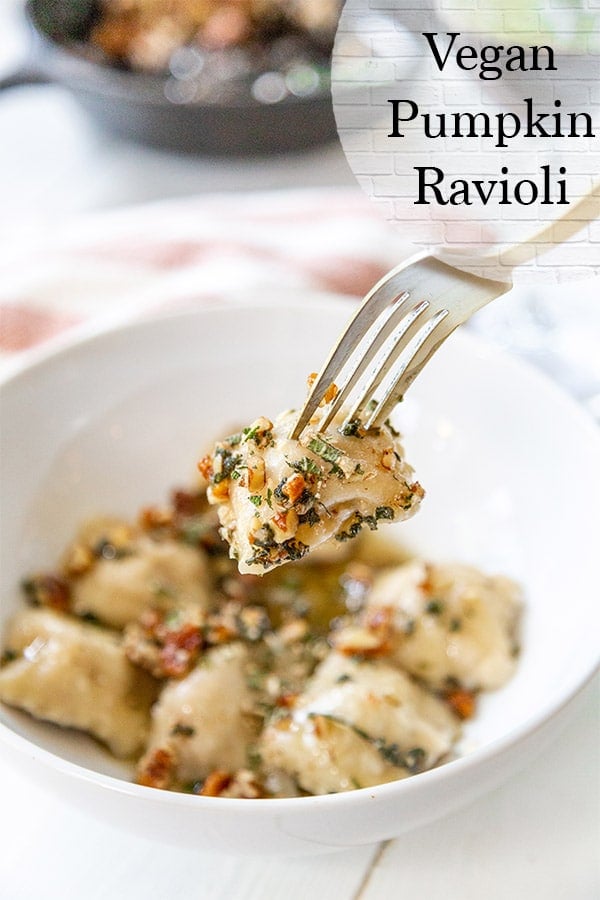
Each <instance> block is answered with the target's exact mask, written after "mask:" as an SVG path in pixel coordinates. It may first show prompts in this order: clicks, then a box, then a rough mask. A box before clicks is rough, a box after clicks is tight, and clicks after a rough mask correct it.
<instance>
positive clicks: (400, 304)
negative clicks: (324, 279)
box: [319, 293, 429, 431]
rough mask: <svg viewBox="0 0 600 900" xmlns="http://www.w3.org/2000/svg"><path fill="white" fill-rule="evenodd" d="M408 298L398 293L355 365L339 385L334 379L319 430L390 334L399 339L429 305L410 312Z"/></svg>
mask: <svg viewBox="0 0 600 900" xmlns="http://www.w3.org/2000/svg"><path fill="white" fill-rule="evenodd" d="M408 299H409V295H408V294H407V293H404V294H401V295H400V297H399V299H398V301H397V303H396V304H395V306H394V307H393V308H392V312H391V313H390V315H389V316H388V317H387V319H386V320H385V321H384V322H383V323H382V324H381V325H380V327H379V330H378V331H377V332H376V333H375V335H373V337H372V338H371V340H370V342H369V343H368V344H367V346H366V349H365V350H364V352H363V353H362V355H361V358H360V359H359V361H358V363H357V365H356V367H355V368H353V369H352V370H351V371H350V372H349V373H348V374H347V376H346V380H345V381H344V382H343V383H342V384H341V385H340V383H339V381H336V384H337V385H338V388H339V390H338V393H337V394H336V395H335V398H334V399H333V400H332V401H331V403H330V404H329V407H328V409H327V411H326V413H325V415H324V416H323V418H322V419H321V421H320V423H319V428H320V429H321V430H323V431H324V430H325V429H326V428H327V426H328V425H329V423H330V422H331V420H332V419H333V418H334V417H335V416H336V414H337V413H338V411H339V410H340V409H341V408H342V406H343V404H344V401H345V400H346V398H347V397H348V396H349V395H350V394H351V393H352V391H353V390H354V388H355V387H356V386H357V385H358V383H359V382H360V379H361V378H362V376H363V375H364V373H365V372H366V371H367V369H368V368H369V366H370V365H371V364H372V362H373V360H374V359H375V357H376V356H377V354H378V353H379V351H380V350H381V349H382V347H383V346H384V345H385V343H386V341H387V340H389V338H390V337H391V335H392V334H394V335H397V337H395V340H394V343H396V342H397V341H398V340H400V338H401V337H402V335H404V334H406V332H407V331H408V330H409V329H410V327H411V326H412V325H413V323H414V322H415V320H416V319H418V317H419V315H420V314H421V313H423V312H424V311H425V309H426V308H427V306H428V305H429V304H428V303H427V301H426V300H425V301H422V302H421V303H419V304H417V305H416V306H415V307H413V309H412V310H410V312H406V309H405V306H406V301H407V300H408ZM360 348H361V344H360V343H359V344H358V349H360ZM348 418H352V416H349V417H348Z"/></svg>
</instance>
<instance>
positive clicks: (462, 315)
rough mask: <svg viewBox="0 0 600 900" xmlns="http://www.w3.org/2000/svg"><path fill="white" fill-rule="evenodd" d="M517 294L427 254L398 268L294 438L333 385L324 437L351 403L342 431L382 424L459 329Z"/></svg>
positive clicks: (360, 317) (348, 338) (318, 389)
mask: <svg viewBox="0 0 600 900" xmlns="http://www.w3.org/2000/svg"><path fill="white" fill-rule="evenodd" d="M511 287H512V284H511V282H504V281H491V280H489V279H487V278H480V277H478V276H476V275H471V274H469V273H467V272H463V271H461V270H460V269H456V268H454V267H453V266H450V265H448V264H447V263H444V262H442V261H441V260H439V259H436V258H435V257H433V256H429V255H427V253H426V252H423V253H418V254H416V255H415V256H412V257H410V258H409V259H407V260H405V261H404V262H403V263H401V264H400V265H399V266H396V268H394V269H392V271H391V272H388V274H387V275H385V276H384V277H383V278H382V279H381V280H380V281H378V282H377V284H376V285H375V286H374V287H373V288H372V289H371V290H370V291H369V293H368V294H367V296H366V297H365V299H364V300H363V302H362V304H361V306H360V308H359V309H358V312H357V313H356V315H355V316H354V317H353V318H352V320H351V321H350V323H349V325H348V327H347V328H346V330H345V331H344V333H343V334H342V336H341V337H340V339H339V341H338V342H337V344H336V345H335V346H334V348H333V350H332V351H331V354H330V355H329V358H328V359H327V361H326V363H325V365H324V367H323V369H322V370H321V372H320V373H319V375H318V377H317V378H316V380H315V382H314V384H313V385H312V389H311V391H310V393H309V395H308V398H307V400H306V403H305V404H304V407H303V408H302V410H301V412H300V415H299V416H298V420H297V422H296V424H295V426H294V430H293V432H292V434H291V435H290V437H291V438H292V439H298V438H299V437H300V435H301V433H302V431H303V430H304V428H305V427H306V425H307V424H308V423H309V421H310V420H311V419H312V417H313V416H314V415H315V413H316V412H317V410H318V408H319V405H320V404H321V402H322V400H323V398H324V396H325V394H326V392H327V390H328V389H329V387H330V385H331V384H332V383H335V384H336V386H337V388H338V392H337V394H336V395H335V397H334V398H333V400H332V401H331V402H330V403H328V404H327V405H326V406H325V407H324V409H323V413H322V416H321V418H320V420H319V421H318V429H319V431H325V429H326V428H327V426H328V425H329V424H330V423H331V421H332V420H333V419H334V418H335V416H336V415H337V414H338V412H339V411H340V410H341V409H342V407H343V406H344V405H345V404H347V408H348V413H347V415H346V417H345V419H344V423H343V424H342V426H341V427H342V428H343V427H344V425H348V424H349V423H350V422H352V421H355V420H358V421H360V422H361V424H362V425H363V427H365V428H367V429H368V428H371V427H373V426H377V425H380V424H381V423H382V422H384V421H385V420H386V419H387V418H388V416H389V415H390V412H391V411H392V409H393V408H394V406H395V405H396V403H398V402H399V401H400V400H401V399H402V397H403V396H404V394H405V392H406V390H407V388H408V387H409V386H410V385H411V384H412V382H413V381H414V380H415V378H416V377H417V375H418V374H419V372H420V371H421V369H422V368H423V366H424V365H425V364H426V362H427V361H428V360H429V359H430V357H431V356H432V355H433V354H434V353H435V351H436V350H437V349H438V347H440V345H441V344H442V343H443V342H444V341H445V340H446V338H447V337H448V336H449V335H450V334H451V333H452V332H453V331H454V329H455V328H457V327H458V326H459V325H460V324H462V323H463V322H465V321H466V320H467V319H468V318H469V317H470V316H472V315H473V313H474V312H476V311H477V310H478V309H481V307H482V306H485V305H486V304H487V303H490V302H491V301H492V300H495V299H496V297H499V296H500V295H501V294H505V293H506V292H507V291H509V290H510V289H511ZM365 413H366V416H365Z"/></svg>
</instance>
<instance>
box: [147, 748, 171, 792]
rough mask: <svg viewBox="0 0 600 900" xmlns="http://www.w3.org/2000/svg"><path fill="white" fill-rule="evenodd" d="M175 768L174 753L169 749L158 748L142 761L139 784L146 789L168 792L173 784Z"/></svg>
mask: <svg viewBox="0 0 600 900" xmlns="http://www.w3.org/2000/svg"><path fill="white" fill-rule="evenodd" d="M175 767H176V758H175V753H174V751H173V750H172V749H171V748H169V747H157V748H156V749H155V750H151V751H150V752H149V753H147V754H146V755H145V756H143V757H142V759H141V760H140V763H139V766H138V772H137V783H138V784H143V785H145V786H146V787H153V788H160V789H162V790H168V789H169V788H170V787H171V786H172V784H173V780H174V776H175Z"/></svg>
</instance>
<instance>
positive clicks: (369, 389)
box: [336, 300, 430, 421]
mask: <svg viewBox="0 0 600 900" xmlns="http://www.w3.org/2000/svg"><path fill="white" fill-rule="evenodd" d="M429 305H430V304H429V301H428V300H421V302H420V303H417V305H416V306H414V307H413V309H412V310H411V311H410V313H408V314H407V315H406V316H405V321H404V322H403V323H402V325H401V326H400V328H399V329H398V331H397V332H396V333H395V334H394V341H393V344H392V346H391V347H390V348H389V350H388V352H387V355H386V357H385V358H384V359H383V360H382V361H381V363H380V365H379V367H378V368H377V369H376V370H375V371H374V373H373V375H372V377H371V381H370V382H369V383H368V384H367V386H366V387H365V388H364V389H363V390H362V392H361V397H360V398H359V399H358V401H357V403H356V405H355V406H354V408H353V409H352V411H351V412H350V413H349V414H348V415H347V416H346V421H349V420H351V419H360V417H361V415H362V413H363V412H364V409H365V407H366V406H367V405H368V404H369V401H370V400H371V398H372V397H373V394H374V393H375V391H376V390H377V388H378V387H379V385H381V384H383V383H384V381H385V379H386V376H387V375H388V374H389V373H390V372H391V371H392V370H393V369H394V367H395V365H396V363H397V361H398V360H397V354H396V353H395V352H394V351H395V349H396V347H397V346H398V344H399V343H400V341H402V342H403V344H406V343H407V342H409V341H410V340H412V338H413V337H414V336H415V335H416V334H417V333H418V332H419V331H420V330H421V328H422V327H423V322H422V316H423V314H424V313H425V312H426V311H427V310H428V309H429ZM336 399H337V398H336Z"/></svg>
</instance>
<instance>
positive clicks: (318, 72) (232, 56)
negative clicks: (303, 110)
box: [71, 0, 342, 103]
mask: <svg viewBox="0 0 600 900" xmlns="http://www.w3.org/2000/svg"><path fill="white" fill-rule="evenodd" d="M341 6H342V3H341V0H86V12H85V17H84V18H85V23H84V26H82V27H79V28H78V31H77V40H75V41H74V42H72V46H73V49H75V50H78V51H79V52H80V53H83V54H85V55H87V56H91V57H92V58H94V59H95V60H96V61H98V62H102V63H105V64H108V65H111V66H116V67H118V68H121V69H125V70H129V71H133V72H142V73H147V74H154V75H161V76H162V75H166V76H169V77H170V81H169V82H168V87H167V88H166V91H167V95H168V96H169V98H170V99H172V100H174V101H175V102H182V103H183V102H196V101H203V102H209V103H210V102H217V103H218V102H223V101H225V102H226V101H227V100H230V99H233V98H234V97H236V96H238V97H239V96H240V94H241V93H242V94H243V91H244V90H247V91H249V94H250V96H252V97H253V98H254V100H257V101H259V102H262V103H276V102H278V101H279V100H282V99H284V98H285V97H289V96H291V97H294V96H297V97H306V96H310V95H311V94H314V93H316V92H318V91H321V90H323V89H324V88H326V87H327V86H328V83H329V68H330V54H331V49H332V46H333V39H334V36H335V30H336V27H337V21H338V17H339V13H340V10H341ZM71 30H72V29H71ZM73 37H75V35H73Z"/></svg>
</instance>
